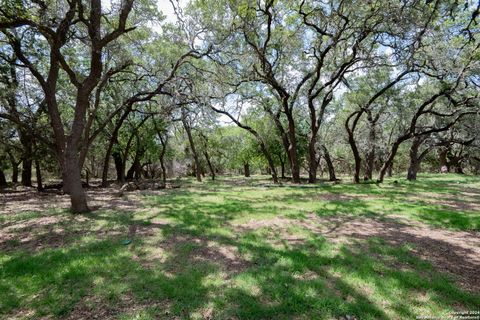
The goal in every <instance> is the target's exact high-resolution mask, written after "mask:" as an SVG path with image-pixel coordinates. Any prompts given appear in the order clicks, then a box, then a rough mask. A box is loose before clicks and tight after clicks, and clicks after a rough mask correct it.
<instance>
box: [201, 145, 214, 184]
mask: <svg viewBox="0 0 480 320" xmlns="http://www.w3.org/2000/svg"><path fill="white" fill-rule="evenodd" d="M203 155H204V156H205V159H206V160H207V164H208V169H209V170H210V174H211V176H212V180H215V168H213V164H212V162H211V161H210V156H209V155H208V151H207V150H206V149H205V151H204V152H203Z"/></svg>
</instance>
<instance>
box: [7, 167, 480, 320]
mask: <svg viewBox="0 0 480 320" xmlns="http://www.w3.org/2000/svg"><path fill="white" fill-rule="evenodd" d="M447 198H448V199H450V200H451V201H453V202H454V203H455V204H458V206H457V207H452V206H446V205H445V204H443V203H442V201H437V200H442V199H443V200H444V199H447ZM142 199H143V200H142V201H141V202H139V203H138V208H139V210H138V211H137V212H129V211H125V210H123V211H118V212H115V211H109V210H100V211H96V212H94V213H91V214H89V215H86V216H82V217H72V216H70V215H69V214H68V213H67V212H66V211H62V210H52V211H51V212H47V211H45V212H28V213H19V214H18V215H11V216H8V217H4V218H3V220H1V221H0V224H1V227H2V228H3V227H7V226H10V227H11V226H12V225H15V224H17V225H18V226H19V229H18V237H17V238H15V239H13V240H9V242H8V243H6V245H4V247H2V248H3V249H2V251H0V318H2V317H3V318H5V319H7V318H12V317H17V318H25V319H37V318H41V317H53V318H58V319H63V318H66V317H69V316H72V317H73V318H75V315H82V314H96V315H97V316H98V315H100V317H101V318H114V319H172V318H175V317H177V318H181V319H205V318H213V319H292V318H296V319H312V318H314V319H339V318H342V317H344V316H345V315H353V316H356V317H357V318H358V319H414V318H415V317H417V316H425V315H435V316H439V317H441V316H445V315H446V314H447V313H448V312H451V311H453V310H476V309H478V306H479V305H480V295H479V293H472V292H468V291H465V290H463V289H461V288H460V287H459V286H458V285H457V284H456V282H455V281H454V280H453V279H452V278H451V276H449V275H446V274H443V273H441V272H439V271H438V270H437V269H436V268H435V267H433V266H432V264H431V263H430V262H429V261H427V260H424V259H422V258H420V257H418V256H416V255H415V254H414V249H415V247H414V245H413V244H410V243H403V244H401V245H397V246H394V245H392V244H389V243H388V242H387V241H385V240H384V239H381V238H379V237H369V238H358V239H350V241H333V240H334V239H335V238H333V240H332V238H328V237H325V236H324V235H322V234H321V233H318V232H314V231H312V229H309V228H306V227H305V225H306V224H307V225H308V224H312V225H313V224H315V223H318V221H317V222H315V221H309V217H311V214H312V213H313V214H315V215H316V216H318V217H319V219H323V218H326V217H337V218H338V217H340V218H342V217H344V218H347V219H361V218H376V219H379V220H380V221H382V220H385V221H391V220H402V221H403V222H407V223H411V224H415V223H418V222H421V223H424V224H427V225H431V227H432V228H433V227H435V228H443V229H450V230H467V231H479V230H480V212H476V211H475V210H471V209H469V208H470V207H469V204H471V203H478V202H479V201H480V179H479V178H475V177H469V176H457V175H426V176H420V177H419V181H417V182H408V181H404V180H402V179H398V183H394V182H393V180H388V181H387V182H386V183H385V184H382V185H377V184H361V185H353V184H350V183H341V184H331V183H320V184H318V185H316V186H308V185H302V186H293V185H289V184H285V185H283V186H274V185H272V184H270V183H268V182H266V180H264V177H254V178H252V179H249V180H245V179H243V178H241V177H229V178H228V179H227V178H223V179H221V180H220V181H218V182H210V181H207V182H203V183H196V182H193V181H192V180H185V181H183V182H182V187H181V188H179V189H171V190H165V191H162V192H158V194H156V195H151V194H150V195H147V194H146V195H144V196H143V198H142ZM465 208H466V209H465ZM50 215H51V216H54V217H55V218H57V219H60V220H58V222H56V223H55V225H54V226H51V225H50V226H40V225H39V226H34V227H31V230H30V229H28V230H27V232H22V229H21V224H22V223H25V222H28V221H32V222H33V221H35V219H38V218H41V217H48V216H50ZM275 219H277V220H278V219H283V220H280V221H287V222H288V221H290V223H286V224H285V225H282V226H279V225H278V224H277V225H276V224H268V223H265V224H261V222H268V221H276V220H275ZM319 221H322V220H319ZM252 223H260V224H258V225H257V226H256V227H255V228H248V227H247V226H249V225H250V224H252ZM131 225H136V226H137V228H138V231H137V234H136V235H135V237H134V238H133V243H132V244H130V245H123V244H122V240H124V239H125V238H126V237H127V234H128V230H129V228H130V226H131ZM26 236H28V237H30V238H31V239H30V238H29V239H27V240H28V241H27V240H25V239H24V238H25V237H26ZM292 239H293V240H292ZM295 239H298V241H297V240H295ZM32 243H33V244H34V243H40V244H42V246H41V247H40V248H38V246H37V247H35V246H32ZM458 263H461V261H459V262H458Z"/></svg>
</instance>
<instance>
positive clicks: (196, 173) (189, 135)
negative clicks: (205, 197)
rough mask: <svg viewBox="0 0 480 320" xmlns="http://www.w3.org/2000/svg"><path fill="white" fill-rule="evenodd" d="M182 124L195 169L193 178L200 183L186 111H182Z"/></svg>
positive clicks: (198, 162)
mask: <svg viewBox="0 0 480 320" xmlns="http://www.w3.org/2000/svg"><path fill="white" fill-rule="evenodd" d="M182 123H183V128H184V129H185V132H186V133H187V137H188V142H189V144H190V150H191V151H192V156H193V161H194V163H195V168H196V170H195V177H196V178H197V181H198V182H202V175H201V170H200V161H199V159H198V154H197V150H196V149H195V143H194V141H193V137H192V130H191V129H190V126H189V125H188V123H187V118H186V111H185V110H184V109H182Z"/></svg>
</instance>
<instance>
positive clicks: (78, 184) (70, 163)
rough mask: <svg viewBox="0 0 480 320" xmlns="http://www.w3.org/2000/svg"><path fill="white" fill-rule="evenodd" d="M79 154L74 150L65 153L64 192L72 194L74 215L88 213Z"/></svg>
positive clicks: (68, 149)
mask: <svg viewBox="0 0 480 320" xmlns="http://www.w3.org/2000/svg"><path fill="white" fill-rule="evenodd" d="M78 160H79V159H78V152H77V151H76V150H74V148H67V150H66V151H65V173H64V181H63V185H64V187H66V188H64V190H68V192H69V194H70V202H71V205H72V211H73V213H84V212H88V211H89V209H88V207H87V197H86V194H85V190H84V189H83V186H82V179H81V174H80V166H79V163H78Z"/></svg>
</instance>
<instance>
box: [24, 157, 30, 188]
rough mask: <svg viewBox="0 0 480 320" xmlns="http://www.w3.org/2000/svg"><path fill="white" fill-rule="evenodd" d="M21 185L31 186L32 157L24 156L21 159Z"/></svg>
mask: <svg viewBox="0 0 480 320" xmlns="http://www.w3.org/2000/svg"><path fill="white" fill-rule="evenodd" d="M22 186H25V187H31V186H32V158H24V159H23V161H22Z"/></svg>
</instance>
